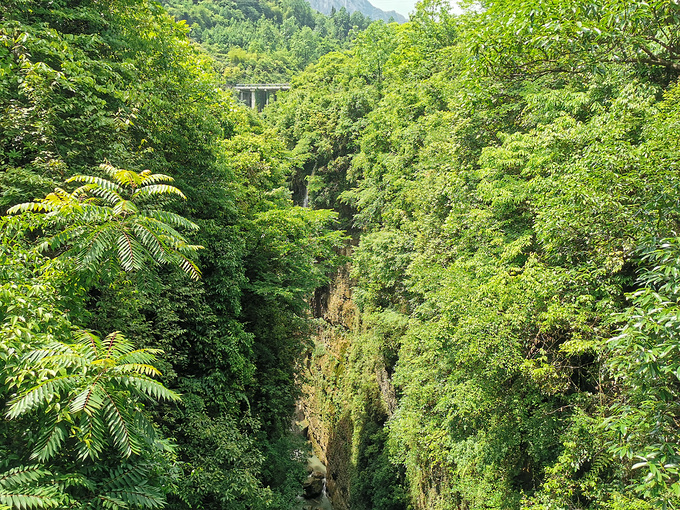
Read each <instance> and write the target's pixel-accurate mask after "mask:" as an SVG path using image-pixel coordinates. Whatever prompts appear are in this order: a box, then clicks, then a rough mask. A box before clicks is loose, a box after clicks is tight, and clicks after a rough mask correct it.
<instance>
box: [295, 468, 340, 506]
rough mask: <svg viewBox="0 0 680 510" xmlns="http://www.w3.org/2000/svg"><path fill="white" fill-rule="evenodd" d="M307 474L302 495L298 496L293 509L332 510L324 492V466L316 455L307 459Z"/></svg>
mask: <svg viewBox="0 0 680 510" xmlns="http://www.w3.org/2000/svg"><path fill="white" fill-rule="evenodd" d="M307 471H308V472H309V476H308V477H307V480H306V481H305V483H304V489H305V492H304V496H300V497H299V500H300V501H299V503H298V505H296V507H295V510H314V509H321V510H333V505H332V504H331V501H330V499H328V493H327V492H326V466H324V465H323V463H322V462H321V461H320V460H319V458H318V457H317V456H316V455H312V456H311V457H309V458H308V459H307Z"/></svg>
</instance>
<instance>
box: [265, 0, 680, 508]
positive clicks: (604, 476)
mask: <svg viewBox="0 0 680 510" xmlns="http://www.w3.org/2000/svg"><path fill="white" fill-rule="evenodd" d="M485 5H486V9H485V10H484V11H482V12H471V13H468V14H466V15H464V16H459V17H457V16H453V15H452V14H451V11H450V9H449V8H448V6H447V5H446V3H445V2H440V1H427V2H424V3H421V4H420V7H419V9H418V11H417V12H416V13H415V14H414V16H413V17H412V19H411V21H410V22H408V23H406V24H403V25H396V24H389V25H388V24H383V23H374V24H371V25H370V26H369V27H368V28H367V30H366V31H364V32H363V33H361V34H359V35H358V36H357V37H356V39H355V41H354V44H353V47H352V49H351V50H350V51H345V52H342V53H332V54H329V55H326V56H324V57H322V58H321V59H320V61H319V63H318V64H315V65H314V66H311V67H310V68H308V69H307V70H306V71H305V72H304V73H303V74H302V75H300V76H298V77H296V79H295V80H294V81H293V85H294V86H293V89H292V90H291V92H290V93H289V94H288V95H287V96H286V97H285V98H282V99H281V100H280V101H278V102H277V103H276V104H274V105H273V106H272V108H271V109H270V110H269V111H268V112H266V116H267V119H268V120H269V121H271V122H272V123H275V124H276V125H277V127H278V129H279V132H280V133H281V135H282V136H284V137H285V138H286V140H287V142H288V144H289V147H290V148H291V149H292V151H293V154H294V155H295V166H296V179H295V182H297V183H299V186H300V187H303V186H304V185H306V190H307V196H308V202H309V203H310V204H311V205H312V206H315V207H334V208H335V209H336V210H337V211H338V212H339V213H340V214H341V217H342V221H343V224H344V225H346V226H347V227H348V228H350V229H351V230H352V232H353V235H354V236H355V238H356V239H358V246H357V247H356V249H355V251H354V253H353V256H352V263H351V270H350V271H349V276H350V278H346V277H343V278H341V279H339V280H337V281H336V285H335V286H334V287H332V288H331V291H330V292H329V294H328V306H327V313H326V314H325V315H324V319H325V325H324V326H323V327H322V328H321V331H320V332H319V333H318V334H317V335H316V336H315V347H314V349H313V350H312V351H311V352H310V355H309V361H308V366H309V374H310V377H311V378H312V379H313V381H314V384H310V385H309V386H308V387H307V394H308V396H307V399H306V406H307V410H308V412H309V413H311V414H312V415H313V416H311V417H310V419H309V423H310V429H312V433H313V435H314V437H315V440H316V441H317V442H318V443H319V444H320V445H321V446H323V447H325V448H326V452H325V453H326V455H325V457H326V459H327V460H328V472H329V473H330V476H331V477H333V476H335V478H334V480H333V485H332V487H333V488H334V489H335V490H336V494H334V497H336V498H338V501H339V502H340V503H339V507H340V508H346V507H347V506H350V507H351V508H352V510H364V509H372V510H376V509H384V510H388V509H393V508H404V507H405V508H409V505H410V506H411V507H413V508H416V509H422V510H459V509H461V508H466V509H470V510H482V509H485V510H488V509H497V510H501V509H503V510H510V509H513V510H517V509H527V510H528V509H531V510H537V509H540V510H548V509H570V510H584V509H590V510H604V509H607V510H614V509H616V510H643V509H644V510H651V509H656V508H678V507H679V506H680V467H679V466H680V462H679V461H680V433H679V432H678V430H679V429H678V421H679V418H678V417H679V416H680V406H679V404H678V402H680V337H679V336H678V331H680V314H679V313H678V309H679V303H680V237H678V235H679V232H680V211H679V210H678V204H679V203H680V185H679V180H678V168H679V167H680V151H679V149H678V147H680V144H679V143H678V142H679V136H680V129H679V128H678V126H679V125H680V108H679V107H678V105H679V104H680V103H679V102H678V98H679V97H680V85H679V83H678V77H679V75H680V39H679V38H678V35H677V34H678V33H679V30H680V25H679V24H680V17H679V16H678V7H677V5H676V4H675V3H673V2H667V1H661V0H659V1H653V2H632V3H631V2H624V3H621V2H616V1H611V2H609V1H604V2H596V3H592V2H586V1H583V2H580V1H577V2H568V3H564V2H548V3H546V2H539V1H536V2H533V1H529V2H527V1H525V0H505V1H499V2H487V3H485ZM350 284H351V288H349V289H348V288H347V287H348V286H349V285H350ZM331 302H332V303H331ZM341 310H344V311H346V312H347V313H346V314H342V313H340V311H341ZM343 315H344V316H345V317H344V318H343V317H342V316H343Z"/></svg>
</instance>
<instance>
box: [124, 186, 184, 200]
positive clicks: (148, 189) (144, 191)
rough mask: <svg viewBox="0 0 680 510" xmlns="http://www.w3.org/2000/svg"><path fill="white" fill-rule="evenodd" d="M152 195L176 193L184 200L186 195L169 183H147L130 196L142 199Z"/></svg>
mask: <svg viewBox="0 0 680 510" xmlns="http://www.w3.org/2000/svg"><path fill="white" fill-rule="evenodd" d="M154 195H177V196H178V197H181V198H182V199H184V200H186V199H187V197H186V195H184V193H182V192H181V191H180V190H179V189H178V188H175V187H174V186H170V185H169V184H149V185H148V186H144V187H143V188H140V189H138V190H137V191H135V192H134V193H133V195H132V198H136V199H144V198H148V197H151V196H154Z"/></svg>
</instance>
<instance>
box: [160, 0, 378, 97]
mask: <svg viewBox="0 0 680 510" xmlns="http://www.w3.org/2000/svg"><path fill="white" fill-rule="evenodd" d="M163 5H165V7H166V8H167V9H168V12H170V14H172V15H173V16H174V17H175V19H177V20H182V21H184V22H186V23H187V25H188V26H189V28H190V32H189V34H190V37H191V38H192V39H193V40H194V41H196V42H198V43H200V44H201V46H202V47H203V48H204V49H205V50H206V51H207V52H208V53H210V55H211V56H212V57H213V58H215V59H216V60H217V62H218V67H219V70H220V73H221V75H222V80H223V82H224V83H225V84H228V85H229V84H230V85H233V84H235V83H243V82H251V83H252V82H255V83H262V82H270V83H272V82H274V83H276V82H287V81H289V80H290V78H291V76H292V75H293V74H295V73H297V72H300V71H302V70H303V69H304V68H305V67H307V65H309V64H310V63H312V62H315V61H316V60H318V58H319V57H320V56H322V55H325V54H326V53H328V52H330V51H333V50H340V49H343V48H347V47H348V46H349V42H350V37H351V34H352V31H353V30H359V31H360V30H363V29H364V28H366V27H367V26H368V24H369V23H370V19H369V18H367V17H365V16H364V15H363V14H361V13H360V12H358V11H357V12H354V13H352V14H351V15H350V14H349V13H348V12H347V11H346V10H344V9H340V10H339V11H338V12H335V13H333V14H332V15H330V16H325V15H323V14H321V13H319V12H317V11H315V10H313V9H312V8H311V7H310V6H309V4H308V3H307V2H306V1H305V0H272V1H268V0H253V1H250V2H245V3H242V2H238V3H234V2H231V1H228V0H202V1H201V2H194V1H191V0H164V1H163Z"/></svg>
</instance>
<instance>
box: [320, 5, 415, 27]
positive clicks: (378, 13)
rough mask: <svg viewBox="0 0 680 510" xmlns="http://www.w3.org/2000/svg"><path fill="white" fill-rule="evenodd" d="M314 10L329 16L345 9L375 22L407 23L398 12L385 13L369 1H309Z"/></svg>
mask: <svg viewBox="0 0 680 510" xmlns="http://www.w3.org/2000/svg"><path fill="white" fill-rule="evenodd" d="M308 1H309V5H311V6H312V9H315V10H317V11H319V12H320V13H322V14H326V15H329V14H330V13H331V11H332V9H333V8H335V10H336V11H339V10H340V9H342V8H343V7H344V8H345V10H346V11H347V12H348V13H350V14H351V13H353V12H355V11H359V12H360V13H361V14H363V15H364V16H370V18H371V19H373V20H379V19H381V20H383V21H390V18H392V19H393V20H394V21H396V22H397V23H406V21H407V18H406V17H405V16H403V15H401V14H399V13H398V12H397V11H383V10H382V9H379V8H378V7H375V6H374V5H373V4H371V3H370V2H368V0H308Z"/></svg>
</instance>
